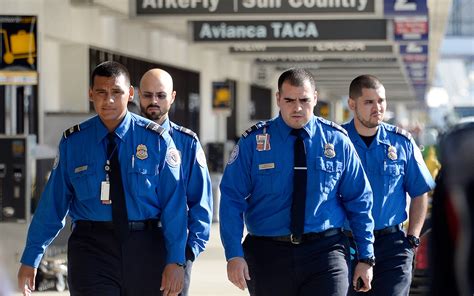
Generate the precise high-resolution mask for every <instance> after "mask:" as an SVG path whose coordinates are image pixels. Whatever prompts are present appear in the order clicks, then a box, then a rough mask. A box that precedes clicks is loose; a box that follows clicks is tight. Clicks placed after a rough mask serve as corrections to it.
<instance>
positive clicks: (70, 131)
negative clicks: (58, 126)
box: [63, 124, 81, 139]
mask: <svg viewBox="0 0 474 296" xmlns="http://www.w3.org/2000/svg"><path fill="white" fill-rule="evenodd" d="M80 130H81V127H80V126H79V124H76V125H75V126H71V127H70V128H68V129H67V130H65V131H64V133H63V136H64V139H67V137H69V136H70V135H72V134H73V133H75V132H78V131H80Z"/></svg>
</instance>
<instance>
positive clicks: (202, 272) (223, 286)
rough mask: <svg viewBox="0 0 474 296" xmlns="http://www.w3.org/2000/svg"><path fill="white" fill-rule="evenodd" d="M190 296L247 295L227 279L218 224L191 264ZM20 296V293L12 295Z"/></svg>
mask: <svg viewBox="0 0 474 296" xmlns="http://www.w3.org/2000/svg"><path fill="white" fill-rule="evenodd" d="M191 279H192V280H191V288H190V291H189V292H190V293H189V294H190V295H191V296H222V295H225V296H242V295H249V294H248V290H246V291H241V290H239V289H238V288H237V287H235V286H234V285H233V284H232V283H231V282H229V280H228V279H227V264H226V261H225V257H224V248H223V247H222V244H221V240H220V237H219V224H218V223H213V224H212V229H211V240H210V241H209V243H208V245H207V247H206V251H205V252H204V253H202V254H201V255H200V256H199V257H198V259H197V260H196V262H195V263H194V264H193V272H192V278H191ZM14 295H15V296H19V295H21V294H20V293H16V294H14ZM33 295H39V296H66V295H69V292H68V291H65V292H36V293H33ZM137 296H138V295H137Z"/></svg>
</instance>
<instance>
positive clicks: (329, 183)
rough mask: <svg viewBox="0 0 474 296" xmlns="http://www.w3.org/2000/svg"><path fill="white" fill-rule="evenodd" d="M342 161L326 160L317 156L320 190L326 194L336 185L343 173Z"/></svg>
mask: <svg viewBox="0 0 474 296" xmlns="http://www.w3.org/2000/svg"><path fill="white" fill-rule="evenodd" d="M342 168H343V166H342V162H340V161H337V160H325V159H324V158H323V157H317V158H316V175H317V177H319V183H320V185H321V187H320V190H321V191H322V192H324V193H326V194H328V193H330V192H331V191H333V190H334V188H335V187H336V184H337V182H338V181H339V179H340V178H341V174H342Z"/></svg>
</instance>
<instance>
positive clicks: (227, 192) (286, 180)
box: [220, 116, 374, 259]
mask: <svg viewBox="0 0 474 296" xmlns="http://www.w3.org/2000/svg"><path fill="white" fill-rule="evenodd" d="M304 129H305V131H306V132H307V136H306V137H305V139H304V143H305V148H306V159H307V176H308V182H307V189H306V192H307V198H306V217H305V227H304V231H305V233H307V232H321V231H324V230H327V229H330V228H334V227H342V226H343V225H344V220H345V219H346V218H348V219H349V221H350V222H351V226H352V228H353V229H354V237H355V240H356V242H357V245H358V249H359V252H360V254H361V257H363V258H366V257H370V256H372V255H373V245H372V244H373V241H374V238H373V234H372V231H373V227H374V225H373V220H372V217H371V214H370V210H371V208H372V192H371V189H370V185H369V182H368V180H367V177H366V176H365V174H364V171H363V169H362V165H361V163H360V160H359V158H358V157H357V155H356V152H355V150H354V147H353V146H352V144H351V142H350V140H349V138H348V137H347V136H346V135H345V134H344V133H345V131H344V130H343V129H342V128H340V127H339V126H336V125H335V124H334V123H332V122H330V121H327V120H324V119H322V118H318V117H312V119H311V120H310V121H309V122H308V124H306V126H305V127H304ZM290 132H291V128H290V127H289V126H288V125H286V123H285V122H284V121H283V119H282V118H281V116H278V117H277V118H274V119H272V120H269V121H267V122H262V123H259V124H257V125H256V126H255V127H254V128H251V129H249V130H247V132H245V133H244V134H243V137H242V138H241V139H240V141H239V143H237V145H236V146H235V147H234V150H233V151H232V154H231V156H230V159H229V161H228V164H227V166H226V169H225V171H224V175H223V177H222V182H221V185H220V189H221V204H220V230H221V239H222V243H223V245H224V248H225V254H226V258H227V259H230V258H233V257H242V256H243V249H242V245H241V240H242V235H243V223H244V220H245V225H246V226H247V230H248V232H249V233H250V234H253V235H259V236H281V235H288V234H290V219H291V213H290V210H291V202H292V191H293V143H294V141H295V137H294V136H292V135H290ZM331 147H332V148H331ZM325 148H326V149H327V150H332V151H327V152H326V153H325ZM328 152H329V153H328ZM330 152H333V153H330ZM327 155H329V156H327ZM331 156H332V157H331Z"/></svg>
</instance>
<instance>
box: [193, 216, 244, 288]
mask: <svg viewBox="0 0 474 296" xmlns="http://www.w3.org/2000/svg"><path fill="white" fill-rule="evenodd" d="M189 292H190V293H189V294H190V295H191V296H222V295H225V296H240V295H249V293H248V290H246V291H241V290H239V288H237V287H236V286H234V285H233V284H232V283H231V282H229V280H228V279H227V263H226V261H225V257H224V248H223V247H222V244H221V240H220V237H219V224H218V223H213V224H212V229H211V240H210V241H209V243H208V245H207V247H206V251H204V253H202V254H201V255H200V256H199V257H198V259H197V260H196V262H195V263H194V265H193V272H192V277H191V288H190V291H189Z"/></svg>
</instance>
